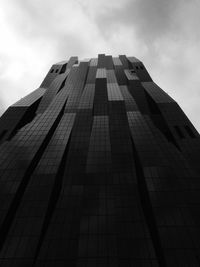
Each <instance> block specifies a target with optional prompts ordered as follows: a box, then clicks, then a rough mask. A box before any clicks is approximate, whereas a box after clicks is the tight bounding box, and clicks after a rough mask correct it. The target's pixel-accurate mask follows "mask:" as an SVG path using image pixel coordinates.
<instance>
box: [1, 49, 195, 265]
mask: <svg viewBox="0 0 200 267" xmlns="http://www.w3.org/2000/svg"><path fill="white" fill-rule="evenodd" d="M0 142H1V146H0V236H1V238H0V266H2V267H8V266H9V267H11V266H12V267H18V266H19V267H21V266H28V267H29V266H36V267H40V266H43V267H50V266H76V267H90V266H91V267H93V266H98V267H99V266H102V267H103V266H113V267H115V266H117V267H120V266H122V267H126V266H127V267H128V266H129V267H130V266H144V267H148V266H151V267H154V266H155V267H157V266H169V267H171V266H172V267H173V266H174V267H177V266H178V267H179V266H180V267H182V266H188V267H190V266H191V267H193V266H200V256H199V255H200V241H199V240H200V192H199V191H200V164H199V158H200V141H199V133H198V132H197V131H196V129H195V128H194V126H193V125H192V123H191V122H190V121H189V119H188V118H187V117H186V115H185V114H184V112H183V111H182V110H181V108H180V107H179V105H178V104H177V103H176V102H175V101H174V100H173V99H172V98H171V97H170V96H169V95H168V94H167V93H166V92H164V91H163V90H162V89H161V88H160V87H159V86H157V85H156V84H155V83H154V82H153V81H152V78H151V77H150V75H149V73H148V72H147V70H146V68H145V66H144V65H143V63H142V62H141V61H140V60H138V59H137V58H135V57H126V56H125V55H121V56H119V57H112V56H110V55H108V56H107V55H104V54H100V55H99V56H98V58H92V59H85V60H83V61H78V58H77V57H71V58H70V59H69V61H62V62H60V63H56V64H54V65H53V66H52V67H51V68H50V70H49V72H48V74H47V76H46V77H45V79H44V81H43V82H42V84H41V87H40V88H38V89H37V90H35V91H34V92H33V93H31V94H29V95H28V96H26V97H25V98H23V99H21V100H20V101H18V102H17V103H15V104H14V105H12V106H11V107H10V108H9V109H8V110H7V111H6V112H5V113H4V115H3V116H2V117H1V118H0Z"/></svg>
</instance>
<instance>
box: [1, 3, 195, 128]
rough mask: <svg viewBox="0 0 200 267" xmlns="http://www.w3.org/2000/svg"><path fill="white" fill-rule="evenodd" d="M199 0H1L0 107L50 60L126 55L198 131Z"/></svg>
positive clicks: (31, 85) (30, 84)
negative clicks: (140, 63)
mask: <svg viewBox="0 0 200 267" xmlns="http://www.w3.org/2000/svg"><path fill="white" fill-rule="evenodd" d="M199 14H200V1H199V0H189V1H188V0H187V1H186V0H56V1H55V0H1V9H0V32H1V42H0V113H1V111H2V110H5V109H6V108H7V107H8V106H9V105H11V104H13V103H14V102H16V101H17V100H18V99H20V98H21V97H23V96H25V95H26V94H27V93H29V92H31V91H33V90H34V89H36V88H37V87H38V86H39V85H40V83H41V81H42V79H43V78H44V76H45V75H46V73H47V71H48V70H49V68H50V67H51V65H52V64H54V63H55V62H58V61H61V60H64V59H68V58H69V57H70V56H73V55H77V56H78V57H79V58H84V57H97V54H99V53H106V54H112V55H114V56H117V55H118V54H126V55H127V56H136V57H138V58H139V59H140V60H142V61H143V63H144V64H145V66H146V67H147V69H148V71H149V73H150V75H151V76H152V78H153V80H154V81H155V82H156V83H157V84H158V85H159V86H160V87H161V88H163V89H164V90H165V91H166V92H167V93H169V94H170V95H171V96H172V97H173V98H174V99H175V100H176V101H177V102H178V103H179V105H180V106H181V108H182V109H183V110H184V112H185V113H186V114H187V116H188V117H189V119H190V120H191V121H192V122H193V124H194V125H195V126H196V128H197V129H198V130H199V131H200V120H199V114H200V103H199V102H200V82H199V79H200V64H199V62H200V52H199V50H200V30H199V27H200V16H199Z"/></svg>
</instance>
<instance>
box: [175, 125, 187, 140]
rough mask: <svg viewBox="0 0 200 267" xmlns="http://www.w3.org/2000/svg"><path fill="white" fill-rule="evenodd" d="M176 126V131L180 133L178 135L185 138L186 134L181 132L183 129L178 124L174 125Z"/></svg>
mask: <svg viewBox="0 0 200 267" xmlns="http://www.w3.org/2000/svg"><path fill="white" fill-rule="evenodd" d="M174 128H175V130H176V133H177V134H178V136H179V137H180V138H181V139H183V138H185V137H184V135H183V133H182V132H181V129H180V128H179V127H178V126H177V125H176V126H174Z"/></svg>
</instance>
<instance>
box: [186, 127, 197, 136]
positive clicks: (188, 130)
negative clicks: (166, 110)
mask: <svg viewBox="0 0 200 267" xmlns="http://www.w3.org/2000/svg"><path fill="white" fill-rule="evenodd" d="M184 127H185V129H186V131H187V133H188V134H189V136H190V137H191V138H195V134H194V133H193V131H192V129H191V128H190V127H189V126H188V125H185V126H184Z"/></svg>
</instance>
